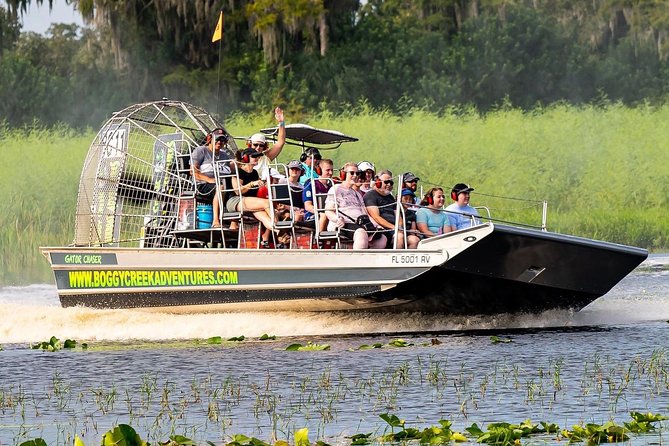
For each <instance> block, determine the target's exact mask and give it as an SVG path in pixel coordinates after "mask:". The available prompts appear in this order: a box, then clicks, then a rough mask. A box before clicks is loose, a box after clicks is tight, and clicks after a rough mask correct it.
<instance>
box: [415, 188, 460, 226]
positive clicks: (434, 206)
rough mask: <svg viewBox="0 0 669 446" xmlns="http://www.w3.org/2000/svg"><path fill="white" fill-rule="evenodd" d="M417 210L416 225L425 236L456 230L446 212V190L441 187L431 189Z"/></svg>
mask: <svg viewBox="0 0 669 446" xmlns="http://www.w3.org/2000/svg"><path fill="white" fill-rule="evenodd" d="M420 205H421V206H424V207H421V208H420V209H418V211H416V226H417V227H418V230H419V231H420V232H421V234H423V235H424V236H425V237H433V236H435V235H440V234H445V233H447V232H451V231H454V230H455V229H454V228H453V223H452V222H451V220H450V218H448V215H449V214H447V213H446V212H444V210H443V207H444V190H443V189H442V188H440V187H433V188H432V189H430V190H429V191H428V192H427V194H425V198H423V201H421V202H420Z"/></svg>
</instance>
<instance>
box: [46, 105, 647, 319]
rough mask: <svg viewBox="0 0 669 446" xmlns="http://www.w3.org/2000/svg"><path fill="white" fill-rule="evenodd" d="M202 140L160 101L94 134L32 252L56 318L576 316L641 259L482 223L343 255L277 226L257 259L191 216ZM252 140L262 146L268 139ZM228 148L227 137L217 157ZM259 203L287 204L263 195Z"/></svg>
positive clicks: (233, 229) (335, 140) (196, 208)
mask: <svg viewBox="0 0 669 446" xmlns="http://www.w3.org/2000/svg"><path fill="white" fill-rule="evenodd" d="M215 128H224V126H223V125H222V124H221V123H220V122H218V121H217V120H216V119H215V118H214V117H213V116H212V115H211V114H209V113H207V112H206V111H204V110H203V109H201V108H199V107H197V106H193V105H191V104H188V103H185V102H181V101H172V100H162V101H155V102H149V103H142V104H136V105H132V106H130V107H127V108H125V109H124V110H121V111H119V112H117V113H115V114H114V115H113V116H112V117H111V118H110V119H109V120H108V121H107V122H106V123H105V124H104V125H103V126H102V128H101V129H100V130H99V132H98V133H97V135H96V136H95V139H94V140H93V142H92V144H91V146H90V149H89V151H88V154H87V156H86V159H85V162H84V166H83V170H82V174H81V178H80V184H79V193H78V199H77V207H76V216H75V234H74V240H73V243H72V244H71V245H70V246H65V247H43V248H41V251H42V253H43V254H44V255H45V256H46V258H47V259H48V261H49V262H50V264H51V268H52V270H53V273H54V277H55V283H56V287H57V291H58V295H59V298H60V301H61V304H62V305H63V306H64V307H71V306H86V307H94V308H145V309H152V310H157V311H172V312H174V311H177V312H211V311H283V310H286V311H339V310H369V311H383V312H406V311H412V312H413V311H417V312H424V313H439V314H452V315H474V314H498V313H517V312H541V311H544V310H549V309H556V308H571V309H575V310H578V309H581V308H582V307H584V306H585V305H587V304H589V303H590V302H592V301H594V300H595V299H597V298H598V297H600V296H602V295H604V294H606V293H607V292H608V291H609V290H610V289H611V288H612V287H613V286H614V285H615V284H616V283H618V282H619V281H620V280H621V279H623V278H624V277H625V276H626V275H627V274H629V273H630V272H631V271H632V270H633V269H634V268H635V267H637V266H638V265H639V264H640V263H641V262H642V261H643V260H644V259H646V257H647V255H648V253H647V251H646V250H643V249H639V248H635V247H630V246H623V245H619V244H614V243H608V242H604V241H596V240H591V239H586V238H581V237H574V236H569V235H563V234H558V233H553V232H548V231H546V230H545V228H534V227H527V226H524V225H520V224H519V225H515V224H509V223H503V224H502V223H500V222H496V221H495V220H494V219H493V218H490V215H489V213H488V216H487V217H484V218H481V219H480V221H479V222H478V223H479V224H476V225H473V226H471V227H469V228H466V229H462V230H459V231H455V232H451V233H448V234H443V235H439V236H436V237H432V238H427V239H423V240H422V241H421V242H420V243H419V245H418V248H417V249H414V250H408V249H399V248H401V247H398V249H384V250H352V249H350V248H349V247H347V246H346V244H345V243H344V242H342V241H341V240H340V239H339V238H338V234H337V233H336V231H331V232H327V231H322V232H321V231H319V230H318V227H317V226H316V227H315V228H310V227H305V226H300V225H299V224H298V223H297V222H295V221H293V220H291V219H290V218H288V219H287V220H282V221H281V222H278V221H277V226H278V227H279V228H280V229H281V230H282V231H283V232H284V234H286V233H287V234H289V237H290V243H289V249H259V248H260V246H259V243H258V240H259V238H258V234H259V232H260V230H261V228H260V227H259V223H257V222H254V221H253V220H252V219H249V218H248V216H246V215H244V213H243V212H240V213H239V215H222V216H221V217H222V220H223V221H226V224H225V225H223V226H222V227H221V228H211V227H209V226H207V224H206V221H205V220H206V219H205V218H200V217H203V216H204V214H205V212H204V211H203V212H202V213H201V212H200V203H199V202H198V197H197V194H196V193H195V192H194V191H195V184H194V180H193V177H192V173H191V170H190V153H191V151H192V150H193V149H194V148H196V147H197V146H200V145H202V144H203V143H204V141H205V138H206V135H207V134H208V133H209V132H210V131H211V130H213V129H215ZM263 132H264V133H266V134H267V135H268V137H270V138H271V137H272V136H274V135H276V132H277V129H276V128H269V129H264V130H263ZM286 136H287V141H288V142H289V143H293V144H296V145H298V146H300V147H301V148H302V150H306V149H308V148H310V147H316V148H319V149H321V150H322V149H330V148H337V147H339V146H340V145H342V144H344V143H353V142H355V141H357V139H356V138H354V137H351V136H347V135H345V134H343V133H341V132H338V131H333V130H324V129H317V128H314V127H311V126H308V125H301V124H293V125H288V126H286ZM236 149H237V144H236V142H235V138H233V137H232V136H229V137H228V138H227V141H226V147H225V150H227V152H228V153H232V152H234V151H235V150H236ZM274 167H275V168H277V169H279V170H281V169H282V168H283V169H285V165H282V164H280V163H276V164H275V166H274ZM273 193H274V195H273ZM269 195H270V200H272V199H274V200H277V201H278V200H290V199H291V198H290V194H282V193H279V191H278V189H277V190H273V188H272V187H270V191H269ZM400 208H401V206H400ZM200 214H202V215H200ZM316 215H318V213H316ZM201 220H202V221H201ZM203 221H204V223H203ZM231 221H234V222H235V223H236V224H230V223H231ZM328 248H329V249H328Z"/></svg>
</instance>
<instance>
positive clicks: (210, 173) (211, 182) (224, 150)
mask: <svg viewBox="0 0 669 446" xmlns="http://www.w3.org/2000/svg"><path fill="white" fill-rule="evenodd" d="M229 141H233V144H234V140H232V138H231V137H230V136H229V135H228V134H227V132H226V131H225V130H223V129H222V128H216V129H213V130H212V131H211V132H209V133H208V134H207V137H206V140H205V145H203V146H199V147H196V148H195V149H194V150H193V153H191V170H192V174H193V178H194V179H195V188H196V196H197V198H198V199H199V200H202V201H204V202H211V203H212V211H213V219H212V227H214V228H217V227H220V226H221V222H220V218H219V216H220V209H221V206H222V202H223V201H225V197H224V196H223V195H224V194H222V193H221V190H220V187H218V186H217V185H216V174H215V172H214V171H215V170H218V173H219V175H228V174H230V172H231V170H230V165H229V163H226V162H225V161H226V160H230V159H232V157H233V154H232V152H231V151H230V148H229V146H228V143H229Z"/></svg>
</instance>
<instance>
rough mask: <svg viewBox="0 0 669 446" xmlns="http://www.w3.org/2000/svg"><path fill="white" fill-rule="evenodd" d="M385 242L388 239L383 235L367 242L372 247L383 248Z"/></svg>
mask: <svg viewBox="0 0 669 446" xmlns="http://www.w3.org/2000/svg"><path fill="white" fill-rule="evenodd" d="M387 243H388V239H387V238H386V236H385V235H382V236H381V237H379V238H378V239H376V240H372V241H371V242H369V247H370V248H372V249H384V248H385V247H386V244H387Z"/></svg>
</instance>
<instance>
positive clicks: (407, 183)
mask: <svg viewBox="0 0 669 446" xmlns="http://www.w3.org/2000/svg"><path fill="white" fill-rule="evenodd" d="M419 181H420V178H418V177H417V176H416V175H414V174H413V172H404V173H403V174H402V182H403V183H404V184H403V185H402V189H409V190H411V191H412V192H413V194H414V198H415V204H418V203H420V200H419V199H418V198H416V197H418V194H417V193H416V192H417V190H418V182H419Z"/></svg>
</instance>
